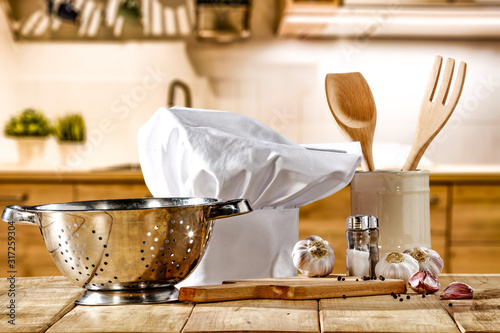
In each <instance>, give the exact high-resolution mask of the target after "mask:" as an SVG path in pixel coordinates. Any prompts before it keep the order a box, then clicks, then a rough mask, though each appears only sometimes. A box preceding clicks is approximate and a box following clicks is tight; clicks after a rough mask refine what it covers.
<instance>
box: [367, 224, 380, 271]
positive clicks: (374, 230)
mask: <svg viewBox="0 0 500 333" xmlns="http://www.w3.org/2000/svg"><path fill="white" fill-rule="evenodd" d="M368 230H370V262H371V265H370V275H371V276H375V266H376V265H377V263H378V258H379V254H378V218H376V217H375V216H372V215H370V216H368Z"/></svg>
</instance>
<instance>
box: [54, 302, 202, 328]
mask: <svg viewBox="0 0 500 333" xmlns="http://www.w3.org/2000/svg"><path fill="white" fill-rule="evenodd" d="M192 309H193V305H192V304H187V303H175V304H155V305H142V304H141V305H114V306H77V307H76V308H75V309H73V311H71V312H70V313H68V314H67V315H65V316H64V317H63V318H61V320H59V321H58V322H57V323H56V324H55V325H54V326H52V327H51V328H50V329H49V330H48V331H47V332H181V331H182V328H183V327H184V325H185V324H186V322H187V320H188V318H189V315H190V314H191V312H192Z"/></svg>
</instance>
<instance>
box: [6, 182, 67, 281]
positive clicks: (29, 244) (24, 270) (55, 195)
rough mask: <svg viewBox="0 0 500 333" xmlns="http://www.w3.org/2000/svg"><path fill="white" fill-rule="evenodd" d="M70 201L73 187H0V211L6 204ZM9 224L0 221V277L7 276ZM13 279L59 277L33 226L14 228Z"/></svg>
mask: <svg viewBox="0 0 500 333" xmlns="http://www.w3.org/2000/svg"><path fill="white" fill-rule="evenodd" d="M72 200H73V186H72V185H67V184H0V210H1V211H2V212H3V209H4V207H5V206H6V205H40V204H45V203H59V202H67V201H72ZM7 229H8V224H7V223H4V222H0V244H2V245H3V246H5V247H4V248H3V249H2V251H0V276H2V277H5V276H7V271H8V269H7V256H8V253H7V246H6V245H5V244H7V243H6V240H7ZM15 233H16V234H15V238H16V240H15V243H16V244H15V245H16V246H15V270H16V271H17V273H16V276H48V275H61V273H60V272H59V269H58V268H57V267H56V265H55V264H54V262H53V261H52V258H51V257H50V254H49V252H48V250H47V248H46V247H45V243H44V241H43V237H42V235H41V233H40V229H39V228H38V227H36V226H29V225H16V229H15Z"/></svg>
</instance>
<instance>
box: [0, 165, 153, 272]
mask: <svg viewBox="0 0 500 333" xmlns="http://www.w3.org/2000/svg"><path fill="white" fill-rule="evenodd" d="M149 196H151V194H150V192H149V190H148V188H147V186H146V184H145V183H144V180H143V178H142V175H141V174H140V173H137V172H115V173H90V172H86V173H65V174H62V175H60V174H55V173H48V172H45V173H27V172H5V173H0V210H1V211H2V212H3V209H4V207H5V206H7V205H41V204H47V203H61V202H68V201H77V200H103V199H126V198H140V197H149ZM7 227H8V224H7V223H4V222H2V223H0V242H1V244H2V247H3V248H2V249H1V251H0V277H5V276H8V274H7V271H9V270H8V269H7V256H8V253H7V252H8V251H7ZM15 250H16V251H15V260H16V271H17V272H16V276H50V275H60V274H61V273H60V272H59V269H58V268H57V267H56V265H55V264H54V262H53V261H52V258H51V257H50V254H49V252H48V251H47V249H46V247H45V243H44V241H43V238H42V236H41V233H40V229H39V228H38V227H37V226H30V225H16V248H15Z"/></svg>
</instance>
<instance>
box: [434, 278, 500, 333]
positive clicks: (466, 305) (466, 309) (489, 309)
mask: <svg viewBox="0 0 500 333" xmlns="http://www.w3.org/2000/svg"><path fill="white" fill-rule="evenodd" d="M439 281H440V283H441V290H443V289H444V288H446V286H448V285H449V284H450V283H451V282H464V283H467V284H468V285H470V286H471V287H472V288H475V289H499V288H500V277H499V275H498V274H496V275H488V274H484V275H475V276H471V275H464V274H454V275H448V276H442V277H441V276H440V278H439ZM440 302H441V305H442V307H443V308H444V309H446V311H448V313H449V314H450V316H451V317H452V318H453V319H454V320H455V322H456V323H457V325H458V327H459V328H460V331H461V332H500V298H490V299H465V300H453V301H450V300H441V301H440ZM449 304H452V306H449Z"/></svg>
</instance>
